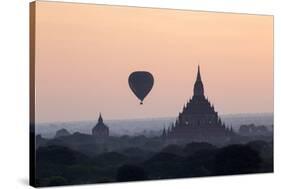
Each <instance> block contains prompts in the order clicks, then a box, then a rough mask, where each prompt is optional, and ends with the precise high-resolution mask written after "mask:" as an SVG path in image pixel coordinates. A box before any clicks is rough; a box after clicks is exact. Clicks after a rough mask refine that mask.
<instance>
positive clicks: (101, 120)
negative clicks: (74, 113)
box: [99, 113, 103, 122]
mask: <svg viewBox="0 0 281 189" xmlns="http://www.w3.org/2000/svg"><path fill="white" fill-rule="evenodd" d="M99 122H103V119H102V116H101V113H100V115H99Z"/></svg>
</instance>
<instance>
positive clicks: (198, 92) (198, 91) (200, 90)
mask: <svg viewBox="0 0 281 189" xmlns="http://www.w3.org/2000/svg"><path fill="white" fill-rule="evenodd" d="M193 94H194V96H204V86H203V83H202V80H201V74H200V66H199V65H198V70H197V77H196V81H195V84H194V88H193Z"/></svg>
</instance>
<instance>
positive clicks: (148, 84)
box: [128, 71, 154, 104]
mask: <svg viewBox="0 0 281 189" xmlns="http://www.w3.org/2000/svg"><path fill="white" fill-rule="evenodd" d="M128 82H129V86H130V88H131V90H132V91H133V93H134V94H135V95H136V97H137V98H138V99H139V100H140V101H141V102H140V104H143V100H144V98H145V97H146V96H147V95H148V93H149V92H150V91H151V89H152V87H153V83H154V79H153V76H152V74H151V73H149V72H147V71H136V72H133V73H131V74H130V76H129V79H128Z"/></svg>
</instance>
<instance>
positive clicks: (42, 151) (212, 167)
mask: <svg viewBox="0 0 281 189" xmlns="http://www.w3.org/2000/svg"><path fill="white" fill-rule="evenodd" d="M268 172H273V143H272V137H270V136H268V137H257V138H243V139H242V140H241V142H238V141H235V140H234V141H233V142H229V143H227V144H225V145H220V146H218V145H214V144H210V143H207V142H186V143H180V144H178V143H177V144H171V143H169V142H167V141H163V139H161V138H146V137H144V136H139V137H128V136H124V137H119V138H117V137H112V138H108V139H107V140H97V139H93V138H92V136H90V135H83V134H77V133H76V134H73V135H71V136H68V137H61V138H56V139H51V140H46V139H43V138H39V139H38V141H37V150H36V185H37V186H58V185H74V184H89V183H107V182H123V181H139V180H154V179H171V178H189V177H203V176H216V175H234V174H249V173H268Z"/></svg>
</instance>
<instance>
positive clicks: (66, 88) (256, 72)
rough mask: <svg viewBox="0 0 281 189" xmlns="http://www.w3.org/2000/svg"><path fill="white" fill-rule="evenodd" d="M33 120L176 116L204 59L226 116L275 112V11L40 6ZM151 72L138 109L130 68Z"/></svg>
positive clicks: (212, 96) (206, 77)
mask: <svg viewBox="0 0 281 189" xmlns="http://www.w3.org/2000/svg"><path fill="white" fill-rule="evenodd" d="M36 8H37V10H36V63H35V65H36V66H35V69H36V70H35V71H36V73H35V79H36V81H35V82H36V122H52V121H72V120H93V119H97V117H98V113H99V112H102V114H103V117H104V119H131V118H151V117H167V116H174V117H175V116H177V114H178V112H179V111H181V109H182V107H183V104H185V103H186V102H187V100H188V99H189V98H190V97H192V95H193V84H194V81H195V79H196V71H197V65H198V64H200V69H201V76H202V81H203V84H204V88H205V95H206V96H208V99H209V100H210V101H211V102H212V103H213V104H214V105H215V109H216V111H218V112H219V114H230V113H261V112H273V17H272V16H259V15H246V14H230V13H211V12H199V11H182V10H170V9H155V8H136V7H125V6H106V5H91V4H77V3H57V2H40V1H39V2H37V3H36ZM139 70H145V71H149V72H150V73H152V74H153V76H154V79H155V83H154V87H153V89H152V91H151V92H150V94H149V95H148V96H147V97H146V99H145V100H144V105H142V106H140V105H139V100H138V99H137V98H136V97H135V96H134V95H133V93H132V92H131V90H130V89H129V86H128V76H129V75H130V73H131V72H133V71H139Z"/></svg>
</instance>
